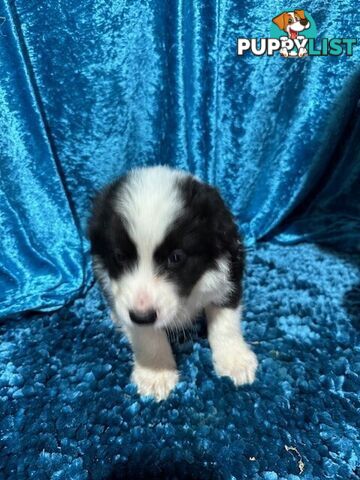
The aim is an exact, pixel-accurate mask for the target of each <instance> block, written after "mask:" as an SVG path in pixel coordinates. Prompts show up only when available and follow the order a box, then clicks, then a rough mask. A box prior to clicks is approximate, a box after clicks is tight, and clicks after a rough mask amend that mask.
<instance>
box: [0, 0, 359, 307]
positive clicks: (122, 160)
mask: <svg viewBox="0 0 360 480" xmlns="http://www.w3.org/2000/svg"><path fill="white" fill-rule="evenodd" d="M10 4H11V5H12V10H13V12H15V13H14V14H16V16H17V21H18V26H17V28H18V31H19V32H21V38H22V42H23V45H24V47H25V49H26V59H25V58H24V52H23V51H22V46H21V44H20V43H19V42H17V41H18V36H17V34H16V32H15V31H12V30H11V28H10V26H11V13H10V12H9V11H6V9H5V10H4V12H5V13H4V14H3V15H4V16H5V17H6V22H5V24H4V25H3V27H2V32H3V36H2V37H1V38H0V44H1V49H2V51H3V53H2V58H1V62H2V64H3V71H2V74H1V88H2V93H1V95H2V97H1V98H2V105H3V107H2V108H1V113H0V115H2V116H3V117H4V118H3V122H4V125H7V126H8V128H5V129H4V128H3V130H4V131H5V132H6V134H5V136H4V138H3V142H4V141H5V144H3V148H2V154H1V162H2V164H6V165H11V168H10V170H11V171H10V172H9V171H8V172H7V170H6V168H5V169H2V170H4V173H3V172H2V178H3V180H2V191H3V192H5V198H9V193H7V192H8V191H9V189H11V188H12V185H13V186H14V185H17V182H20V183H19V185H20V186H19V187H16V188H17V190H18V193H19V196H18V197H16V196H15V195H14V194H12V196H11V199H12V204H11V205H10V204H9V203H8V204H6V201H5V204H6V208H5V209H4V212H5V213H2V218H3V224H4V223H5V220H6V225H7V226H6V227H5V226H3V228H4V229H9V225H11V224H13V225H16V228H15V234H14V232H12V235H11V234H10V232H6V235H4V236H3V237H5V240H3V241H5V242H15V244H11V245H9V244H8V245H7V246H6V249H5V250H4V254H3V255H2V258H3V259H4V260H3V263H4V265H5V267H4V268H3V271H4V274H3V275H4V281H3V284H4V285H5V286H6V288H10V287H9V286H10V285H12V287H11V288H15V287H16V285H18V287H19V280H16V279H19V278H20V276H21V277H22V278H23V279H27V280H26V282H27V285H28V287H27V288H28V292H31V290H32V287H33V286H34V285H35V284H36V282H37V281H38V280H35V278H37V275H34V272H37V271H38V270H39V268H40V267H39V265H40V264H41V265H42V267H43V269H44V271H45V272H50V271H51V272H52V274H49V279H52V280H54V284H55V285H58V284H62V285H67V287H66V288H68V287H69V289H70V290H74V289H75V290H76V289H77V288H78V287H79V285H80V284H81V282H82V274H81V271H82V269H81V260H80V258H81V253H80V252H81V246H80V243H81V241H82V239H85V234H84V232H85V225H86V219H87V216H88V212H89V208H90V199H91V197H92V195H93V194H94V191H95V190H96V189H97V188H99V187H101V186H102V185H104V184H105V183H106V182H108V181H109V180H111V179H112V178H114V177H115V176H117V175H120V174H122V173H123V172H125V171H126V170H128V169H129V168H133V167H135V166H139V165H152V164H156V163H163V164H169V165H172V166H176V167H179V168H185V169H186V170H190V171H191V172H193V173H195V174H196V175H198V176H199V177H200V178H202V179H204V180H206V181H209V182H211V183H213V184H215V185H217V186H218V187H219V189H220V190H221V192H222V194H223V196H224V197H225V199H226V201H227V203H228V204H229V206H230V207H231V209H232V211H233V212H234V214H235V217H236V219H237V221H238V224H239V226H240V228H241V230H242V231H243V233H244V235H245V241H246V243H247V244H248V245H251V244H252V243H254V242H255V241H257V240H261V239H267V240H269V239H270V240H272V241H274V240H275V241H279V242H283V243H293V242H299V241H304V240H307V241H316V242H319V243H323V242H325V243H328V244H331V245H334V246H336V247H337V248H342V249H348V250H354V249H355V248H357V247H358V245H359V243H360V241H359V238H360V231H359V228H360V227H359V218H360V211H359V208H360V189H359V188H358V185H359V177H360V173H359V163H360V158H359V142H360V136H359V134H358V119H359V109H357V108H356V105H357V102H358V100H359V98H360V88H359V86H360V83H359V72H360V67H359V59H360V46H357V47H355V48H354V55H353V56H351V57H349V56H345V55H342V56H339V57H327V56H324V57H308V58H303V59H284V58H281V57H280V56H279V55H274V56H273V57H267V56H264V57H255V56H252V55H245V56H243V57H238V56H237V55H236V40H237V38H238V37H249V38H260V37H269V36H270V28H271V25H272V18H273V17H275V16H276V15H277V14H279V13H280V12H282V11H283V9H284V4H283V2H281V1H273V2H265V3H264V2H258V1H257V0H249V1H247V2H242V1H240V0H216V1H210V0H204V1H202V2H200V1H190V0H174V1H171V2H163V1H160V0H153V1H150V0H146V1H140V0H133V1H119V0H110V1H109V0H106V1H105V0H91V1H90V0H84V1H83V2H76V1H75V0H68V1H66V2H65V1H58V2H51V1H49V0H44V1H43V2H38V1H36V0H17V1H16V2H9V3H8V4H6V3H5V4H3V8H4V6H6V5H10ZM301 8H304V9H305V10H308V11H309V12H310V13H311V15H312V17H313V18H314V20H315V21H316V26H317V32H318V37H320V38H321V37H323V38H358V39H359V38H360V35H359V34H360V13H359V9H358V7H357V5H356V2H354V1H353V0H345V1H344V2H341V4H340V3H336V2H330V1H326V2H322V3H321V4H319V3H318V2H310V1H305V2H304V3H303V4H302V5H301ZM344 12H346V14H344ZM0 15H2V13H0ZM8 17H9V18H8ZM349 19H351V21H349ZM29 69H30V70H31V76H32V77H31V78H30V79H29V73H28V72H29ZM32 83H33V85H35V86H36V91H35V92H34V91H33V89H32ZM39 105H40V106H39ZM9 126H11V129H12V130H11V129H10V128H9ZM4 139H5V140H4ZM35 139H36V140H35ZM345 144H346V145H347V147H346V148H345V147H344V145H345ZM13 145H16V148H15V147H14V146H13ZM12 162H15V164H14V163H12ZM55 162H56V163H55ZM20 165H21V171H24V169H25V174H23V175H22V176H19V177H18V178H17V179H14V178H12V176H11V175H14V172H19V171H20V167H19V166H20ZM56 165H57V167H56ZM35 170H36V171H35ZM60 173H61V175H60ZM24 175H25V177H26V178H27V179H26V178H25V180H24ZM29 178H32V180H31V182H28V179H29ZM35 179H36V181H35ZM24 185H26V186H27V188H28V195H29V196H30V197H31V199H30V197H29V198H28V197H26V198H23V197H22V196H20V193H21V194H25V193H24V192H25V190H24V189H25V186H24ZM29 192H30V193H29ZM66 192H69V198H68V199H67V198H66ZM3 195H4V193H3ZM34 197H35V199H36V201H35V200H34ZM68 200H69V201H70V204H71V205H72V204H73V205H74V211H73V212H72V211H71V208H70V206H69V201H68ZM8 202H9V201H8ZM34 202H35V204H36V205H38V206H41V212H39V211H38V210H37V209H36V208H35V206H34V205H35V204H34ZM45 207H46V213H45V212H44V211H43V209H44V208H45ZM22 208H24V209H25V213H24V212H22ZM40 213H41V215H40ZM74 215H75V217H78V218H80V222H81V228H82V231H81V235H80V236H81V238H80V239H79V235H78V231H77V228H76V223H77V222H76V220H74ZM16 218H17V220H15V219H16ZM44 218H46V219H49V218H51V219H54V221H53V222H50V223H49V222H48V221H44ZM16 222H17V223H16ZM19 222H20V223H19ZM34 232H36V234H35V233H34ZM33 235H34V237H33ZM24 237H25V238H24ZM33 238H34V239H36V241H35V240H33V241H31V240H32V239H33ZM50 238H52V239H53V240H52V241H50V240H49V239H50ZM30 239H31V240H30ZM45 247H46V248H45ZM14 251H15V252H16V254H15V255H14V254H13V252H14ZM29 251H30V253H31V255H30V257H29ZM84 254H85V259H86V260H88V243H87V242H86V240H85V244H84ZM28 257H29V258H30V259H31V261H30V260H29V259H28ZM14 258H15V262H16V265H14V263H13V262H14ZM16 259H17V260H16ZM19 259H21V262H20V260H19ZM44 259H45V260H44ZM26 262H28V263H29V262H30V264H26ZM31 262H35V263H34V265H33V264H31ZM20 263H21V272H17V268H19V265H20ZM88 266H89V263H87V268H88ZM20 273H21V275H20ZM5 276H6V278H5ZM55 277H56V278H57V280H56V281H55ZM14 278H15V283H13V284H12V282H14ZM24 282H25V280H24ZM26 282H25V283H26ZM40 283H41V282H40ZM43 287H44V291H46V292H50V291H54V286H53V284H52V283H51V281H49V283H48V284H46V282H44V283H43ZM70 287H71V288H70ZM73 287H74V288H73ZM66 288H64V290H63V291H62V293H61V294H60V292H61V289H60V290H58V289H55V290H56V291H57V292H59V295H60V296H61V297H62V298H63V299H65V298H66V295H67V293H66ZM10 290H11V289H10ZM10 290H9V291H10ZM18 290H19V291H22V290H21V288H18ZM60 296H59V298H60ZM9 298H10V297H9ZM38 300H39V301H38V302H37V303H38V304H39V305H46V302H44V301H43V300H42V299H41V298H40V297H39V296H38ZM16 303H17V302H15V305H16ZM35 303H36V302H35ZM15 308H17V307H15ZM19 308H20V307H19ZM21 308H22V307H21Z"/></svg>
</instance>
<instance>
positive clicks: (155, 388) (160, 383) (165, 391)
mask: <svg viewBox="0 0 360 480" xmlns="http://www.w3.org/2000/svg"><path fill="white" fill-rule="evenodd" d="M131 380H132V382H133V383H135V385H136V386H137V389H138V393H139V394H140V395H149V396H151V397H154V398H155V399H156V400H157V401H158V402H159V401H160V400H164V399H165V398H166V397H167V396H168V395H169V393H170V392H171V390H172V389H173V388H174V387H175V385H176V384H177V382H178V381H179V374H178V372H177V370H176V369H167V370H166V369H156V370H155V369H152V368H146V367H142V366H139V365H135V366H134V369H133V372H132V375H131Z"/></svg>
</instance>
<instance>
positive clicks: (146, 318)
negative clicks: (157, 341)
mask: <svg viewBox="0 0 360 480" xmlns="http://www.w3.org/2000/svg"><path fill="white" fill-rule="evenodd" d="M129 316H130V319H131V320H132V321H133V322H134V323H137V324H139V325H150V324H152V323H155V321H156V319H157V314H156V312H155V310H148V311H146V312H138V311H135V310H130V311H129Z"/></svg>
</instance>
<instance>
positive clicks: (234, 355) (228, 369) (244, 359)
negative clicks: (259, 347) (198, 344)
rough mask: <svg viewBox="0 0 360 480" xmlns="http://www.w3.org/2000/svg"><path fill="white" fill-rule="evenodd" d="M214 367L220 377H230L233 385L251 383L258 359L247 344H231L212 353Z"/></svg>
mask: <svg viewBox="0 0 360 480" xmlns="http://www.w3.org/2000/svg"><path fill="white" fill-rule="evenodd" d="M213 356H214V367H215V371H216V373H217V374H218V375H219V376H220V377H230V378H231V380H232V381H233V382H234V383H235V385H244V384H246V383H253V381H254V380H255V373H256V369H257V366H258V361H257V359H256V355H255V353H254V352H252V351H251V350H250V348H249V347H248V346H247V345H233V346H230V347H229V348H224V349H223V350H220V351H217V352H216V353H214V354H213Z"/></svg>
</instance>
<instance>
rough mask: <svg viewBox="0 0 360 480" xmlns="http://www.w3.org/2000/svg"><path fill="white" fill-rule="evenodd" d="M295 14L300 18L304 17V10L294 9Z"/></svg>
mask: <svg viewBox="0 0 360 480" xmlns="http://www.w3.org/2000/svg"><path fill="white" fill-rule="evenodd" d="M294 13H295V15H298V16H299V17H300V18H301V20H304V19H305V10H294Z"/></svg>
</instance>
